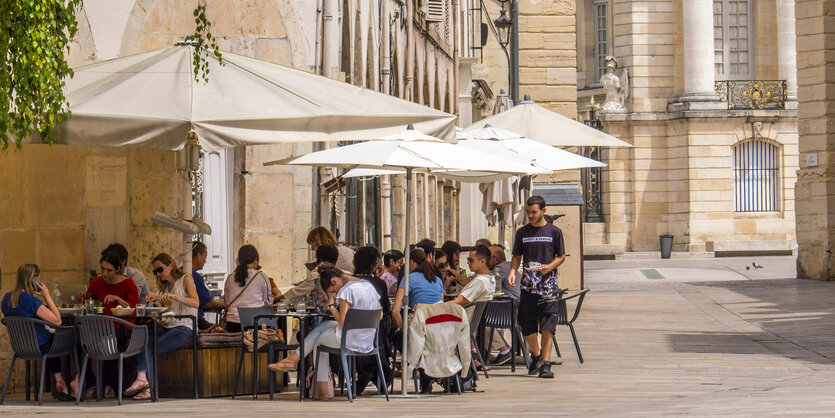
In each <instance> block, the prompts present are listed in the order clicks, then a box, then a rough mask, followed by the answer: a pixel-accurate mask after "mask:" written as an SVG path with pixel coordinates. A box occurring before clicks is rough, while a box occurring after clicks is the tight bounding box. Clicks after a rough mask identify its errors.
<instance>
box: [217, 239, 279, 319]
mask: <svg viewBox="0 0 835 418" xmlns="http://www.w3.org/2000/svg"><path fill="white" fill-rule="evenodd" d="M258 262H259V257H258V250H257V249H255V247H254V246H252V245H249V244H247V245H244V246H243V247H241V248H240V249H239V250H238V258H237V263H238V265H237V267H235V271H234V272H233V273H231V274H230V275H229V277H227V278H226V285H224V286H223V294H224V298H225V299H226V331H228V332H241V318H240V317H239V316H238V308H257V307H259V306H265V305H269V304H272V303H273V292H272V286H271V285H270V279H269V278H268V277H267V275H266V274H264V272H263V271H261V266H260V265H259V264H258Z"/></svg>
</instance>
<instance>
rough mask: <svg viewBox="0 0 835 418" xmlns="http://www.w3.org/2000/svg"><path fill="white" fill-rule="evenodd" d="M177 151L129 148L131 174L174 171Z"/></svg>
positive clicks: (158, 173) (158, 174)
mask: <svg viewBox="0 0 835 418" xmlns="http://www.w3.org/2000/svg"><path fill="white" fill-rule="evenodd" d="M183 141H185V138H183ZM179 152H180V151H178V152H171V151H161V150H152V149H144V148H131V149H130V151H129V154H128V161H129V163H130V171H131V176H132V177H137V176H154V175H157V176H162V175H167V173H171V172H174V171H175V170H176V169H177V154H178V153H179Z"/></svg>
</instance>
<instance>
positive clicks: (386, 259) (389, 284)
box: [380, 250, 403, 296]
mask: <svg viewBox="0 0 835 418" xmlns="http://www.w3.org/2000/svg"><path fill="white" fill-rule="evenodd" d="M383 266H384V267H385V268H386V272H385V273H383V275H382V276H380V278H381V279H383V281H384V282H386V290H387V292H388V295H389V296H394V293H395V292H397V282H398V280H397V276H398V275H399V274H400V269H401V268H402V267H403V252H402V251H399V250H388V251H386V253H385V254H383Z"/></svg>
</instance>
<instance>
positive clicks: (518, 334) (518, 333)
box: [513, 326, 531, 368]
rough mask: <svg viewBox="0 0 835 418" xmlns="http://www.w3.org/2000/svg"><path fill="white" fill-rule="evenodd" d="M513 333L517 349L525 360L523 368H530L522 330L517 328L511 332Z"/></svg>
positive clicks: (526, 345)
mask: <svg viewBox="0 0 835 418" xmlns="http://www.w3.org/2000/svg"><path fill="white" fill-rule="evenodd" d="M513 333H514V334H516V340H517V341H518V342H519V348H520V350H521V351H522V358H524V359H525V368H527V367H530V365H531V359H530V356H529V355H528V354H529V353H528V351H529V349H528V343H527V342H525V337H524V336H523V335H522V329H521V328H519V327H518V326H517V327H516V328H515V329H514V330H513Z"/></svg>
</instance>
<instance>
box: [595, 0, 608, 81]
mask: <svg viewBox="0 0 835 418" xmlns="http://www.w3.org/2000/svg"><path fill="white" fill-rule="evenodd" d="M608 25H609V2H608V0H594V55H595V57H596V63H595V64H596V67H597V80H600V77H601V76H603V74H606V56H607V55H609V37H608V28H609V26H608Z"/></svg>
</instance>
